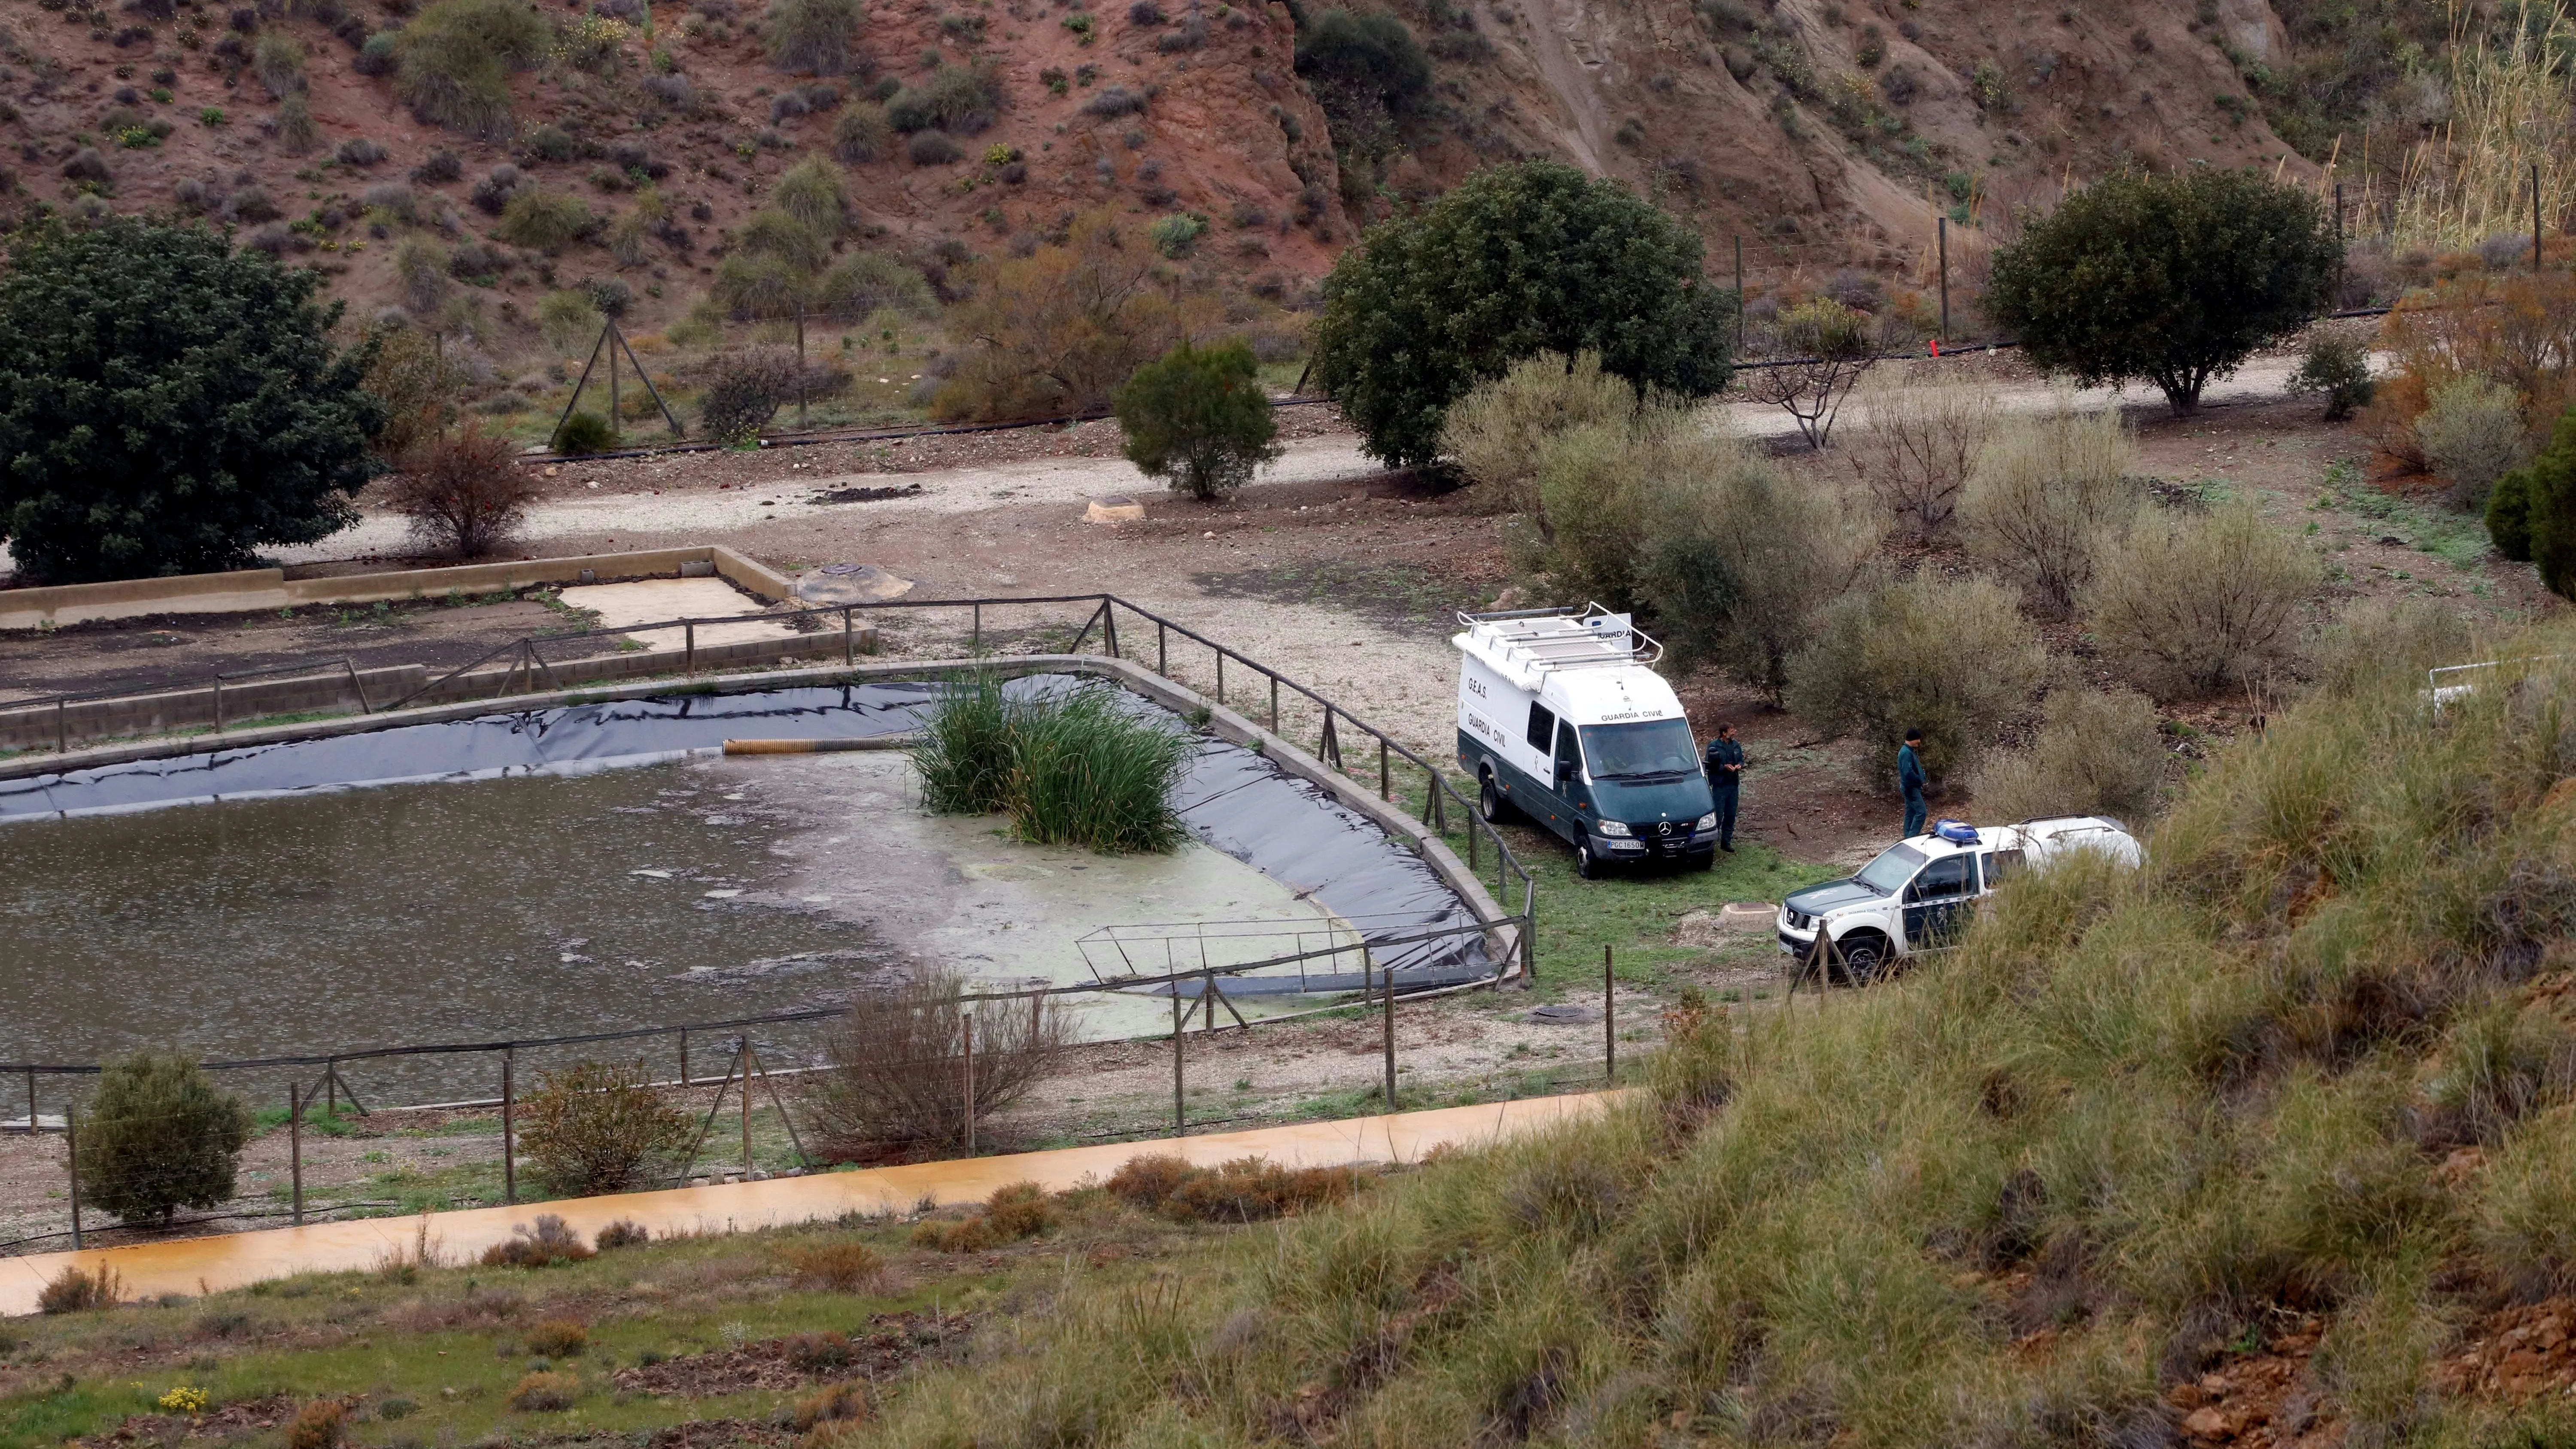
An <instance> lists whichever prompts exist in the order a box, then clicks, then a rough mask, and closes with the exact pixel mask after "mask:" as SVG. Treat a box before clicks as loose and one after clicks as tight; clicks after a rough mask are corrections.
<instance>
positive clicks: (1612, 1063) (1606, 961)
mask: <svg viewBox="0 0 2576 1449" xmlns="http://www.w3.org/2000/svg"><path fill="white" fill-rule="evenodd" d="M1611 990H1612V987H1611V971H1610V948H1609V947H1608V946H1603V947H1602V948H1601V1055H1602V1061H1603V1063H1604V1066H1603V1070H1602V1077H1603V1079H1604V1080H1606V1081H1610V1082H1617V1081H1618V1080H1619V1015H1618V1013H1619V1004H1618V1000H1617V998H1615V997H1614V996H1612V994H1611Z"/></svg>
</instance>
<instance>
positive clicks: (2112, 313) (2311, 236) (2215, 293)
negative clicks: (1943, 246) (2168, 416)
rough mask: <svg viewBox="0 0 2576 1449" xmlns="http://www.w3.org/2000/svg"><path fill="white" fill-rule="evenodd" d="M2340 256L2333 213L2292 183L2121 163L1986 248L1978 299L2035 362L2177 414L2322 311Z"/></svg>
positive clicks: (2238, 173) (2236, 173)
mask: <svg viewBox="0 0 2576 1449" xmlns="http://www.w3.org/2000/svg"><path fill="white" fill-rule="evenodd" d="M2342 263H2343V243H2342V241H2341V240H2340V239H2338V238H2337V237H2336V235H2335V228H2334V220H2333V218H2332V217H2330V216H2328V215H2327V214H2326V211H2325V208H2324V207H2323V206H2321V205H2319V204H2318V202H2317V198H2316V197H2315V196H2314V195H2312V194H2311V193H2309V192H2307V191H2305V190H2302V189H2301V188H2299V187H2296V186H2291V185H2287V184H2281V183H2275V182H2273V181H2270V180H2268V179H2266V178H2265V177H2263V176H2260V175H2257V174H2255V173H2253V172H2250V171H2220V170H2215V169H2210V168H2205V167H2201V168H2194V169H2192V170H2189V171H2183V172H2176V173H2172V174H2168V175H2163V176H2148V175H2142V174H2139V173H2136V172H2124V173H2121V174H2119V175H2115V176H2109V177H2105V178H2103V179H2102V180H2100V181H2097V182H2095V183H2093V184H2092V185H2091V186H2088V187H2086V188H2084V189H2083V190H2082V191H2079V192H2077V193H2076V194H2075V195H2073V196H2071V197H2069V198H2067V200H2066V202H2065V204H2064V205H2062V206H2060V207H2059V208H2058V209H2057V211H2056V212H2055V213H2054V214H2053V215H2050V216H2047V217H2044V218H2041V219H2040V220H2037V221H2034V222H2032V223H2030V224H2029V226H2028V227H2026V228H2025V229H2024V230H2023V232H2022V234H2021V236H2020V238H2019V239H2018V240H2015V241H2013V242H2011V243H2010V244H2008V245H2006V246H2004V247H2003V248H2002V249H2000V250H1998V251H1997V252H1996V253H1995V260H1994V280H1993V281H1992V282H1991V283H1990V284H1989V285H1988V287H1987V289H1986V310H1987V312H1988V313H1989V314H1990V315H1992V316H1993V317H1994V319H1995V320H1996V321H1997V322H1999V323H2001V324H2002V325H2003V326H2004V327H2005V328H2007V329H2009V330H2010V331H2012V332H2013V333H2014V334H2016V335H2017V336H2019V337H2020V338H2021V342H2022V350H2023V352H2024V353H2025V354H2026V355H2028V356H2029V358H2030V360H2031V362H2032V364H2033V365H2035V366H2037V367H2038V368H2039V369H2040V370H2042V371H2043V372H2052V373H2071V374H2073V375H2074V376H2075V378H2076V379H2077V380H2078V381H2080V382H2083V383H2085V384H2086V385H2088V386H2091V385H2098V384H2102V383H2109V382H2118V381H2122V380H2125V379H2129V378H2140V379H2144V380H2146V381H2149V382H2153V383H2154V384H2155V385H2156V386H2158V387H2160V388H2162V389H2164V394H2165V401H2166V402H2167V403H2169V404H2171V405H2172V407H2173V410H2174V411H2175V412H2176V413H2178V414H2188V413H2190V412H2192V411H2193V410H2194V409H2196V408H2198V407H2199V406H2200V390H2201V388H2202V387H2203V386H2204V385H2206V384H2207V383H2208V382H2209V380H2210V379H2211V378H2213V377H2224V376H2226V375H2227V374H2229V373H2231V372H2233V371H2235V370H2236V366H2237V364H2238V363H2241V362H2243V361H2244V360H2245V359H2246V357H2248V356H2249V355H2251V354H2252V353H2253V352H2254V350H2255V349H2256V348H2259V347H2264V346H2267V345H2269V344H2271V343H2274V342H2278V341H2280V340H2281V339H2283V338H2285V337H2288V336H2289V335H2291V334H2292V333H2294V332H2296V331H2298V330H2299V329H2300V328H2301V327H2303V326H2305V325H2307V323H2308V321H2309V319H2310V318H2312V317H2314V316H2316V315H2317V314H2318V313H2319V312H2321V311H2323V310H2324V309H2325V306H2326V304H2327V302H2328V300H2329V299H2330V298H2331V297H2332V295H2333V291H2334V284H2335V278H2336V276H2337V275H2338V273H2339V271H2340V269H2341V267H2342Z"/></svg>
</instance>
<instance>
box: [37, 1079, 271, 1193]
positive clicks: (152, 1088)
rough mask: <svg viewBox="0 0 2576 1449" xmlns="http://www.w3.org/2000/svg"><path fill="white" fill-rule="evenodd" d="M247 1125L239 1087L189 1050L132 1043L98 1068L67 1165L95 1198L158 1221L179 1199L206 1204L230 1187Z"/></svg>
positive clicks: (84, 1190) (246, 1139) (247, 1134)
mask: <svg viewBox="0 0 2576 1449" xmlns="http://www.w3.org/2000/svg"><path fill="white" fill-rule="evenodd" d="M250 1129H251V1115H250V1108H249V1107H248V1106H247V1105H246V1104H245V1103H244V1102H243V1101H242V1099H241V1097H240V1095H239V1094H238V1093H234V1092H227V1091H224V1090H222V1089H221V1088H219V1087H217V1086H216V1085H215V1084H214V1082H213V1081H212V1080H211V1079H210V1078H208V1077H207V1076H206V1074H205V1073H204V1071H202V1070H200V1069H199V1067H198V1066H197V1062H196V1059H195V1058H193V1057H189V1056H184V1055H182V1054H180V1053H178V1052H175V1051H167V1050H154V1049H147V1050H143V1051H137V1052H131V1053H128V1054H127V1055H125V1056H121V1057H118V1058H116V1059H115V1060H113V1061H111V1062H109V1063H108V1064H107V1065H106V1067H105V1068H104V1069H103V1070H102V1071H101V1072H100V1074H99V1079H98V1089H97V1090H96V1091H95V1092H93V1093H91V1094H90V1098H89V1101H88V1104H87V1109H86V1111H85V1112H84V1113H83V1121H82V1122H81V1124H80V1143H79V1152H78V1154H77V1155H76V1156H75V1157H74V1158H73V1162H72V1167H73V1171H75V1172H76V1173H78V1174H79V1176H80V1183H81V1192H82V1196H83V1197H84V1198H85V1199H86V1200H87V1201H88V1202H89V1203H90V1204H91V1205H92V1206H95V1207H97V1208H98V1209H100V1210H101V1211H104V1212H110V1213H114V1214H115V1215H116V1216H118V1217H120V1218H123V1219H125V1220H127V1221H129V1222H136V1223H143V1224H147V1225H151V1226H159V1225H161V1224H165V1223H167V1222H169V1221H170V1217H171V1215H172V1214H173V1213H175V1212H177V1211H178V1210H179V1209H180V1208H183V1207H190V1208H209V1207H213V1206H215V1205H216V1204H218V1203H221V1202H222V1201H224V1200H225V1199H226V1198H229V1197H231V1196H232V1195H233V1174H234V1169H235V1166H236V1164H237V1162H238V1161H239V1159H240V1157H241V1150H242V1148H243V1146H244V1145H246V1144H247V1143H248V1142H249V1141H250Z"/></svg>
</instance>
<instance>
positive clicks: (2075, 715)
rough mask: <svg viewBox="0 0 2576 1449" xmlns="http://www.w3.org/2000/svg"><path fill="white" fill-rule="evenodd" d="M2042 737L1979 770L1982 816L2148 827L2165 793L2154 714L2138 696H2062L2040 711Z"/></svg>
mask: <svg viewBox="0 0 2576 1449" xmlns="http://www.w3.org/2000/svg"><path fill="white" fill-rule="evenodd" d="M2041 718H2042V722H2041V725H2040V730H2039V738H2038V739H2036V740H2034V741H2033V742H2032V743H2031V746H2030V748H2029V749H2027V750H2024V751H2022V752H2020V753H2018V754H2012V755H1998V756H1996V757H1995V758H1993V759H1991V760H1988V761H1987V762H1986V763H1985V764H1984V765H1983V766H1981V767H1980V768H1979V769H1978V771H1977V776H1976V780H1975V782H1974V784H1973V785H1972V786H1971V787H1970V793H1972V794H1974V795H1975V796H1976V800H1977V806H1978V814H1979V815H1980V816H1983V817H1985V818H1989V819H1996V820H2033V819H2038V818H2040V817H2043V816H2049V815H2108V816H2110V817H2112V818H2113V819H2115V820H2120V821H2124V822H2126V823H2128V824H2130V825H2132V826H2139V825H2143V824H2144V823H2145V822H2146V820H2147V818H2148V817H2149V816H2151V815H2153V814H2154V813H2155V811H2156V805H2157V801H2158V797H2159V796H2160V795H2161V794H2162V793H2163V789H2164V778H2165V748H2164V743H2163V740H2162V738H2161V737H2160V736H2159V735H2158V734H2157V732H2156V712H2155V708H2154V706H2152V705H2150V704H2149V703H2148V702H2147V697H2146V696H2145V695H2142V694H2138V693H2136V692H2134V691H2132V690H2126V689H2118V690H2107V691H2106V690H2096V689H2060V690H2056V691H2053V692H2052V693H2051V694H2050V695H2049V696H2048V700H2047V702H2046V704H2045V705H2044V706H2042V717H2041Z"/></svg>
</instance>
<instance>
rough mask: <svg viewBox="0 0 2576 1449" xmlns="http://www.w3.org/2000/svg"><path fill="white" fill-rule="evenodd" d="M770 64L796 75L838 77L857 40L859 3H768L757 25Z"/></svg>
mask: <svg viewBox="0 0 2576 1449" xmlns="http://www.w3.org/2000/svg"><path fill="white" fill-rule="evenodd" d="M760 34H761V38H762V39H763V40H766V41H767V42H769V59H770V63H771V64H773V65H776V66H777V67H778V68H779V69H781V70H786V71H794V72H797V73H799V74H811V75H839V74H841V73H842V72H843V71H846V70H848V69H849V68H850V45H851V43H852V42H854V41H856V40H857V39H858V38H859V0H769V13H768V15H767V17H766V18H765V19H763V20H762V21H761V23H760Z"/></svg>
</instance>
